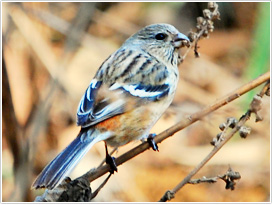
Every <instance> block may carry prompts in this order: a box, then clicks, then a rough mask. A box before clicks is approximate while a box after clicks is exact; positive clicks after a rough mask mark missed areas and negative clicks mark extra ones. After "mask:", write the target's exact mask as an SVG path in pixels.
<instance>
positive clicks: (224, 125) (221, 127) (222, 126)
mask: <svg viewBox="0 0 272 205" xmlns="http://www.w3.org/2000/svg"><path fill="white" fill-rule="evenodd" d="M226 127H227V125H226V123H221V124H220V125H219V129H220V130H222V131H223V130H224V129H225V128H226Z"/></svg>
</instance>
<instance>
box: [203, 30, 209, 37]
mask: <svg viewBox="0 0 272 205" xmlns="http://www.w3.org/2000/svg"><path fill="white" fill-rule="evenodd" d="M202 36H203V37H205V38H207V37H208V36H209V32H208V31H207V30H205V31H204V32H203V34H202Z"/></svg>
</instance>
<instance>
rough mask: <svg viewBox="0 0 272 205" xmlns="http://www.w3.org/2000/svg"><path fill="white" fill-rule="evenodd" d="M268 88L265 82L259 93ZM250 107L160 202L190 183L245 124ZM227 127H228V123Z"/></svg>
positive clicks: (171, 196) (168, 198)
mask: <svg viewBox="0 0 272 205" xmlns="http://www.w3.org/2000/svg"><path fill="white" fill-rule="evenodd" d="M267 80H268V79H267ZM268 88H269V87H268V86H267V84H266V85H265V86H264V88H263V89H262V91H261V92H260V93H265V92H266V90H267V89H268ZM253 100H254V99H253ZM250 109H251V108H250ZM250 109H248V111H247V112H246V113H245V114H244V115H243V116H242V117H241V118H240V120H239V121H238V123H236V125H235V127H234V128H233V129H232V130H231V131H230V132H229V133H227V134H226V133H224V139H223V140H222V139H221V140H220V141H218V144H216V145H215V146H214V148H213V149H212V151H211V152H210V153H209V154H208V155H207V156H206V157H205V158H204V159H203V160H202V161H201V162H200V163H199V164H198V165H197V166H196V167H195V168H194V169H193V170H192V171H191V172H190V173H189V174H188V175H187V176H186V177H185V178H184V179H183V180H182V181H181V182H180V183H179V184H178V185H177V186H176V187H174V188H173V189H172V190H168V191H166V192H165V194H164V195H163V196H162V198H161V199H160V202H165V201H168V200H171V199H172V198H174V196H175V193H177V192H178V191H179V190H180V189H181V188H182V187H183V186H184V185H186V184H187V183H190V180H191V178H192V177H193V176H194V175H195V174H196V173H197V172H198V171H199V170H200V169H201V168H202V167H203V166H204V165H205V164H207V163H208V161H209V160H210V159H211V158H212V157H213V156H214V155H215V154H216V153H217V152H218V151H219V150H220V149H221V148H222V147H223V146H224V145H225V144H226V143H227V142H228V141H229V140H230V139H231V138H232V137H233V136H234V134H235V133H237V132H239V130H240V129H241V127H242V126H243V125H244V124H245V122H246V121H247V120H249V119H250V116H251V113H252V112H251V110H250ZM256 115H257V114H256ZM228 127H230V125H229V126H228ZM225 130H226V129H225ZM233 189H234V187H233Z"/></svg>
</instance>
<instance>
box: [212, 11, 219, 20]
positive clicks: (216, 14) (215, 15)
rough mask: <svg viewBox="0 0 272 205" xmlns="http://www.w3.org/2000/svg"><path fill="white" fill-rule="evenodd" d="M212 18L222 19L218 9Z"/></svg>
mask: <svg viewBox="0 0 272 205" xmlns="http://www.w3.org/2000/svg"><path fill="white" fill-rule="evenodd" d="M212 20H220V13H219V11H217V12H216V13H213V16H212Z"/></svg>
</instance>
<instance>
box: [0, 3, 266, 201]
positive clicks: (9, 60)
mask: <svg viewBox="0 0 272 205" xmlns="http://www.w3.org/2000/svg"><path fill="white" fill-rule="evenodd" d="M218 4H219V11H220V13H221V17H220V18H221V20H220V21H217V22H216V23H215V31H214V32H213V33H212V34H211V35H210V37H209V38H208V39H201V40H200V41H199V46H200V48H199V52H200V55H201V56H200V58H195V57H194V55H193V51H191V52H190V54H189V55H188V56H187V58H186V59H185V61H184V62H183V63H182V64H181V65H180V81H179V87H178V89H177V93H176V96H175V99H174V102H173V103H172V105H171V106H170V108H169V109H168V110H167V112H166V113H165V115H164V116H163V117H162V118H161V119H160V120H159V122H158V123H157V124H156V126H155V127H154V128H153V130H152V131H153V132H155V133H160V132H161V131H163V130H165V129H167V128H169V127H170V126H172V125H174V124H175V123H177V122H178V121H180V120H182V119H184V118H186V117H188V116H189V115H190V114H192V113H195V112H197V111H199V110H201V109H202V108H203V107H205V106H206V105H209V104H211V103H212V102H214V101H215V100H216V99H218V98H220V97H222V96H224V95H226V94H227V93H229V92H231V91H232V90H234V89H236V88H238V87H239V86H241V85H243V84H244V83H246V82H249V81H250V80H251V79H254V78H256V77H257V76H259V75H260V74H263V73H265V72H267V71H269V69H270V67H269V66H270V48H269V45H270V3H244V2H240V3H238V2H237V3H232V2H228V3H218ZM2 7H3V8H2V11H3V13H2V22H3V28H2V31H3V33H2V35H3V36H2V42H3V64H2V65H3V68H2V76H3V77H2V78H3V79H2V81H3V82H2V86H3V98H2V101H3V113H2V117H3V129H2V136H3V137H2V201H33V200H34V199H35V197H36V196H37V195H41V194H42V193H43V192H44V190H30V186H31V184H32V182H33V180H34V179H35V177H36V176H37V175H38V174H39V173H40V171H41V170H42V169H43V168H44V167H45V165H46V164H47V163H48V162H50V161H51V160H52V159H53V158H54V157H55V156H56V155H57V154H58V153H59V152H60V151H61V150H62V149H63V148H65V147H66V146H67V145H68V144H69V143H70V142H71V141H72V140H73V139H74V138H75V137H76V135H77V133H78V132H79V130H80V128H79V127H77V126H76V110H77V106H78V103H79V101H80V98H81V96H82V95H83V94H84V92H85V89H86V88H87V87H88V85H89V82H90V81H91V79H92V77H93V76H94V74H95V72H96V70H97V69H98V68H99V66H100V65H101V64H102V62H103V60H105V59H106V58H107V57H108V56H109V55H110V54H111V53H112V52H114V51H115V50H116V49H118V48H119V47H120V45H121V44H122V42H124V40H125V39H126V38H128V37H129V36H130V35H132V34H133V33H134V32H136V31H137V30H138V29H140V28H142V27H143V26H146V25H148V24H153V23H170V24H172V25H174V26H175V27H176V28H178V29H179V30H180V31H181V32H182V33H184V34H188V32H189V31H191V30H193V31H194V30H195V25H196V18H197V17H198V16H202V10H203V9H204V8H207V3H194V2H191V3H182V2H176V3H163V2H161V3H143V2H139V3H131V2H122V3H105V2H100V3H75V2H62V3H59V2H50V3H48V2H42V3H39V2H20V3H15V2H13V3H12V2H10V3H9V2H3V3H2ZM185 50H186V49H183V52H184V51H185ZM261 87H262V86H260V87H259V88H256V89H254V90H253V91H251V92H249V93H247V94H245V95H244V96H242V97H240V98H238V99H237V100H235V101H234V102H232V103H229V104H228V105H226V106H224V107H222V108H221V109H219V110H218V111H216V112H213V113H212V114H210V115H209V116H207V117H205V118H204V119H203V120H201V121H199V122H196V123H195V124H193V125H191V126H189V127H188V128H186V129H184V130H182V131H181V132H178V133H176V134H175V135H174V136H172V137H171V138H169V139H167V140H166V141H164V142H163V143H162V144H159V150H160V151H159V152H154V151H152V150H148V151H146V152H144V153H143V154H141V155H140V156H137V157H136V158H133V159H132V160H130V161H128V162H127V163H125V164H123V165H122V166H120V167H118V173H116V174H114V175H113V176H112V177H111V179H110V180H109V182H108V183H107V184H106V186H105V187H104V188H103V189H102V191H101V192H100V193H99V194H98V196H97V197H96V198H95V199H94V201H97V202H104V201H112V202H114V201H120V202H121V201H124V202H133V201H135V202H153V201H158V200H159V199H160V198H161V197H162V195H163V194H164V193H165V191H166V190H169V189H172V188H173V187H175V186H176V185H177V184H178V183H179V182H180V181H181V180H182V179H183V178H184V177H185V176H186V175H187V174H188V173H189V172H190V171H191V170H192V169H193V167H194V166H195V165H197V164H198V163H199V162H200V161H201V160H202V159H203V158H204V156H206V155H207V154H208V153H209V152H210V150H211V149H212V146H211V145H210V141H211V140H212V138H213V137H215V136H216V135H217V133H219V132H220V130H219V128H218V126H219V124H221V123H223V122H225V121H226V119H227V118H228V117H236V118H239V117H241V115H242V114H243V113H244V112H245V111H246V110H247V108H248V105H249V104H250V102H251V100H252V97H253V95H254V94H256V93H257V92H258V91H260V89H261ZM261 114H262V117H263V121H262V122H258V123H255V122H254V121H255V117H254V116H253V117H252V119H251V120H250V121H248V122H247V123H246V125H247V126H249V127H251V128H252V131H251V134H250V135H249V136H248V138H247V139H241V138H240V137H239V136H238V135H236V136H234V138H233V139H232V140H231V141H230V142H228V143H227V144H226V145H225V146H224V147H223V149H222V150H220V151H219V153H218V154H217V155H216V156H215V157H214V158H213V159H212V160H211V161H210V162H209V163H208V164H207V166H205V167H204V168H203V169H202V170H201V171H200V172H199V173H198V174H197V175H196V176H195V177H196V178H201V177H202V176H206V177H214V176H217V175H219V174H224V173H225V172H226V171H227V169H228V168H229V166H231V167H232V169H233V170H234V171H238V172H240V174H241V176H242V178H241V179H240V180H239V181H238V183H237V185H236V189H235V190H234V191H230V190H225V183H224V182H223V181H218V182H217V183H215V184H199V185H186V186H185V187H184V188H183V189H182V190H181V191H179V192H178V193H177V194H176V196H175V198H174V199H173V200H172V202H185V201H186V202H264V201H270V99H269V97H267V96H265V97H264V99H263V107H262V110H261ZM139 143H140V142H135V143H130V144H129V145H126V146H123V147H121V148H119V150H118V152H117V154H115V156H116V157H117V156H120V155H121V154H122V153H124V152H126V151H127V150H129V149H131V148H132V147H135V146H136V145H138V144H139ZM104 156H105V151H104V144H103V143H102V142H101V143H98V144H96V145H95V146H94V147H93V148H92V149H91V151H89V152H88V153H87V155H86V156H85V157H84V158H83V159H82V160H81V162H80V163H79V164H78V166H77V167H76V169H75V170H74V171H73V172H72V173H71V175H70V176H71V178H76V177H78V176H80V175H82V174H83V173H85V172H86V171H88V170H89V169H91V168H93V167H96V166H98V165H99V164H100V162H101V161H102V160H103V159H104ZM105 177H106V176H103V177H101V178H100V179H98V180H96V181H94V182H92V183H91V187H92V189H93V190H95V189H96V188H97V187H98V186H99V185H100V183H101V182H102V181H103V179H104V178H105Z"/></svg>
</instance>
